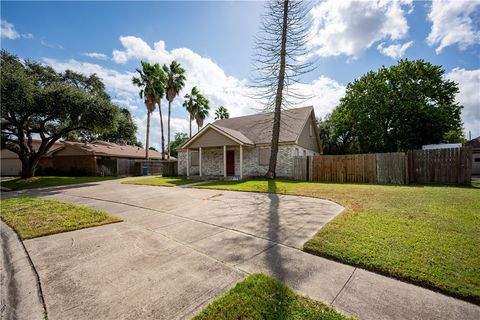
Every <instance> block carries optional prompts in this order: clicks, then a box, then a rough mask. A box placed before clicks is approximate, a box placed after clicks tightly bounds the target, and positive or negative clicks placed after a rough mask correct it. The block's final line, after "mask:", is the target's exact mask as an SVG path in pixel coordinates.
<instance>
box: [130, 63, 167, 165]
mask: <svg viewBox="0 0 480 320" xmlns="http://www.w3.org/2000/svg"><path fill="white" fill-rule="evenodd" d="M141 64H142V70H140V69H137V72H138V74H139V77H138V78H136V77H133V78H132V83H133V84H134V85H136V86H138V87H140V88H141V89H140V92H139V95H140V98H141V99H143V100H144V102H145V106H146V107H147V137H146V143H145V145H146V146H145V159H147V160H148V150H149V149H148V148H149V144H150V114H151V113H152V112H153V111H155V103H157V101H160V99H159V96H160V94H161V93H162V92H163V84H162V82H161V80H160V77H159V75H158V70H160V67H159V66H158V65H157V66H152V65H151V64H149V63H147V62H143V61H141Z"/></svg>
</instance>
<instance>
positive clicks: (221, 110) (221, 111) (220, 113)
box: [215, 106, 230, 120]
mask: <svg viewBox="0 0 480 320" xmlns="http://www.w3.org/2000/svg"><path fill="white" fill-rule="evenodd" d="M228 118H230V114H229V113H228V110H227V108H225V107H224V106H220V107H218V108H217V110H215V120H218V119H228Z"/></svg>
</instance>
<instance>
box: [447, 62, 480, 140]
mask: <svg viewBox="0 0 480 320" xmlns="http://www.w3.org/2000/svg"><path fill="white" fill-rule="evenodd" d="M445 77H446V78H447V79H450V80H452V81H455V82H456V83H458V86H459V88H460V92H459V93H458V94H457V102H458V103H460V104H461V105H463V107H464V108H463V110H462V120H463V126H464V128H465V132H466V134H467V138H468V131H471V132H472V138H475V137H477V136H480V93H479V89H480V69H475V70H465V69H463V68H455V69H453V70H452V71H450V72H449V73H447V74H446V75H445Z"/></svg>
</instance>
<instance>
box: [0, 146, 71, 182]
mask: <svg viewBox="0 0 480 320" xmlns="http://www.w3.org/2000/svg"><path fill="white" fill-rule="evenodd" d="M41 143H42V142H41V140H33V141H32V144H33V148H34V149H35V150H38V148H39V147H40V144H41ZM62 146H63V144H62V143H60V142H56V143H55V144H54V145H53V147H51V148H50V150H49V151H48V152H47V154H46V155H44V156H43V157H42V158H41V159H40V161H39V163H38V165H37V168H42V169H47V168H51V167H52V166H53V158H52V153H53V152H54V151H55V150H57V149H58V148H60V147H62ZM21 172H22V162H21V161H20V158H18V155H17V154H16V153H15V152H12V151H10V150H8V149H2V150H1V172H0V175H1V176H3V177H5V176H18V175H20V173H21Z"/></svg>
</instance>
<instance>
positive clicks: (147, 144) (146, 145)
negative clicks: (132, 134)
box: [145, 110, 150, 160]
mask: <svg viewBox="0 0 480 320" xmlns="http://www.w3.org/2000/svg"><path fill="white" fill-rule="evenodd" d="M149 147H150V111H149V110H147V138H146V142H145V159H146V160H148V148H149Z"/></svg>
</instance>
